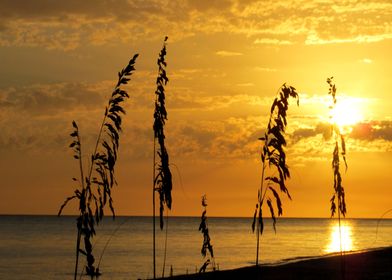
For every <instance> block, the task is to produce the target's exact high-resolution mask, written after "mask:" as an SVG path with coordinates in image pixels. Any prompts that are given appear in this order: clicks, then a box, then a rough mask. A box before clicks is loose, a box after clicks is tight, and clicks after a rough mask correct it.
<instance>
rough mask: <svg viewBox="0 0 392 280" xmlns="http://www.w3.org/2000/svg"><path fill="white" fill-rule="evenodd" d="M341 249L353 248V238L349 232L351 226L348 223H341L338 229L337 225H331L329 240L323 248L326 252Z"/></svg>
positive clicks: (349, 249)
mask: <svg viewBox="0 0 392 280" xmlns="http://www.w3.org/2000/svg"><path fill="white" fill-rule="evenodd" d="M340 249H342V251H351V250H354V247H353V238H352V233H351V226H350V225H348V224H344V225H341V227H340V230H339V225H333V226H332V228H331V235H330V242H329V244H328V246H327V247H326V248H325V251H326V252H327V253H334V252H340Z"/></svg>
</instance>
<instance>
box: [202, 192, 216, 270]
mask: <svg viewBox="0 0 392 280" xmlns="http://www.w3.org/2000/svg"><path fill="white" fill-rule="evenodd" d="M201 206H203V213H202V214H201V221H200V225H199V231H201V233H202V234H203V245H202V246H201V255H202V256H203V257H204V258H207V260H206V261H205V262H204V263H203V265H202V266H201V267H200V269H199V273H202V272H205V271H206V269H207V266H208V265H209V264H212V269H213V270H215V258H214V250H213V248H212V245H211V238H210V234H209V230H208V224H207V196H206V195H203V196H202V198H201ZM208 253H209V254H210V257H211V259H210V258H208V257H207V254H208Z"/></svg>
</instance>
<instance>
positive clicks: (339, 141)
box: [327, 77, 348, 278]
mask: <svg viewBox="0 0 392 280" xmlns="http://www.w3.org/2000/svg"><path fill="white" fill-rule="evenodd" d="M327 83H328V85H329V90H328V94H329V95H331V97H332V105H331V106H330V109H331V110H332V109H334V108H335V107H336V103H337V100H336V86H335V84H334V82H333V77H331V78H327ZM330 117H331V118H332V116H330ZM332 134H333V140H334V142H335V143H334V150H333V153H332V170H333V195H332V197H331V199H330V202H331V217H333V216H334V215H335V213H336V210H337V212H338V221H339V242H340V255H341V257H342V261H341V266H342V270H341V271H342V278H344V275H345V272H344V269H345V265H344V258H343V255H344V252H343V251H344V250H343V244H342V227H341V216H343V218H344V217H346V212H347V209H346V201H345V191H344V187H343V185H342V181H343V180H342V176H341V173H340V158H342V160H343V162H344V165H345V171H347V167H348V166H347V161H346V143H345V140H344V134H343V133H341V131H340V127H339V126H338V125H337V124H336V122H335V121H333V122H332ZM336 201H337V203H338V205H337V206H336Z"/></svg>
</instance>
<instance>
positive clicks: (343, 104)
mask: <svg viewBox="0 0 392 280" xmlns="http://www.w3.org/2000/svg"><path fill="white" fill-rule="evenodd" d="M331 116H332V118H331V123H336V124H337V125H338V126H339V127H341V128H342V127H344V126H351V125H354V124H356V123H358V122H360V121H362V120H363V115H362V112H361V108H360V104H359V103H358V102H357V100H356V99H354V98H347V99H342V100H338V101H337V103H336V105H335V107H334V108H333V109H332V112H331Z"/></svg>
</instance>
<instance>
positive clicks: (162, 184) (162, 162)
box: [153, 37, 172, 279]
mask: <svg viewBox="0 0 392 280" xmlns="http://www.w3.org/2000/svg"><path fill="white" fill-rule="evenodd" d="M167 39H168V37H165V40H164V42H163V47H162V50H161V52H160V53H159V56H158V60H157V64H158V77H157V81H156V85H157V88H156V91H155V97H156V98H155V112H154V126H153V128H154V159H153V161H154V162H153V266H154V279H155V277H156V260H155V258H156V256H155V192H158V194H159V202H160V204H159V218H160V228H161V230H162V229H163V225H164V222H163V212H164V209H165V205H166V207H167V208H168V209H171V206H172V196H171V191H172V174H171V171H170V166H169V154H168V152H167V150H166V147H165V133H164V126H165V123H166V120H167V111H166V107H165V86H166V84H167V82H168V81H169V79H168V77H167V75H166V66H167V63H166V61H165V56H166V41H167ZM156 143H158V150H157V149H156ZM156 155H157V156H158V158H159V163H157V162H156ZM165 250H166V249H165Z"/></svg>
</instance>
